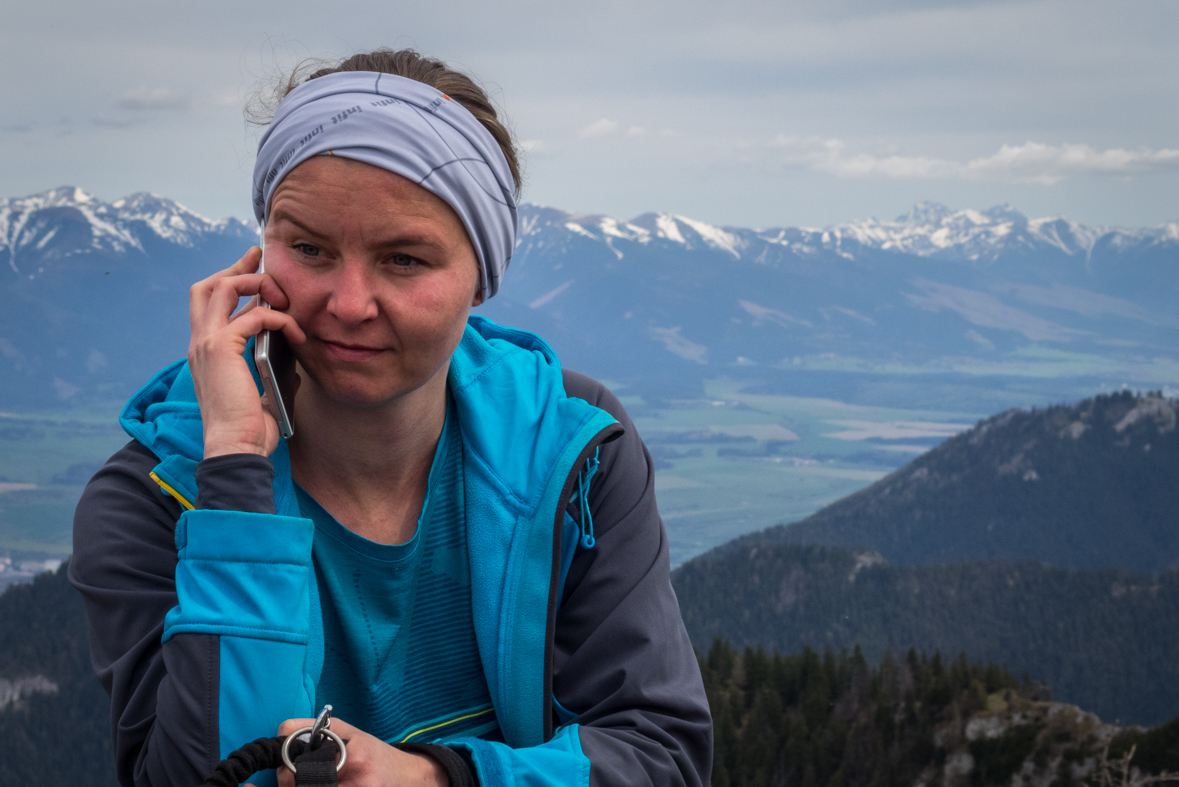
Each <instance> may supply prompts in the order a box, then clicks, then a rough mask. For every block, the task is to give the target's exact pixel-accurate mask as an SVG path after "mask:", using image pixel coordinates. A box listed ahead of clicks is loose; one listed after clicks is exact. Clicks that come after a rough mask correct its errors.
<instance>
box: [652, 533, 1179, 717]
mask: <svg viewBox="0 0 1179 787" xmlns="http://www.w3.org/2000/svg"><path fill="white" fill-rule="evenodd" d="M672 582H673V584H674V586H675V592H676V596H677V597H678V598H679V602H680V610H681V612H682V613H683V616H684V622H685V624H686V625H687V627H688V634H689V635H690V636H691V638H692V642H693V643H694V644H695V645H696V647H697V648H698V649H701V650H703V649H706V648H708V647H709V646H710V643H712V642H713V640H714V639H715V638H717V637H720V638H722V639H725V640H728V641H730V642H732V643H733V644H734V645H738V646H744V645H753V646H764V647H765V648H767V649H773V650H778V651H780V652H783V653H796V652H798V651H799V650H801V649H802V648H803V647H804V646H810V647H812V648H816V649H823V648H828V647H831V648H836V649H839V648H847V649H848V650H851V649H852V648H853V647H855V646H856V645H857V644H858V645H860V646H861V647H862V648H863V652H864V654H865V656H866V657H867V658H868V659H869V660H870V661H878V660H879V659H880V658H881V657H883V656H884V654H885V653H886V652H892V653H894V654H901V653H904V652H906V651H907V650H908V649H909V648H910V647H916V648H917V649H919V650H924V651H926V652H930V653H932V652H933V651H934V650H940V651H941V652H942V653H946V654H957V653H963V652H964V653H965V654H966V655H967V657H969V658H970V659H971V660H978V661H985V662H992V663H996V664H1006V665H1007V666H1009V667H1010V668H1011V669H1012V670H1014V671H1016V672H1017V673H1022V672H1023V671H1024V670H1026V671H1027V672H1028V673H1029V674H1030V675H1031V676H1032V678H1033V679H1035V680H1040V681H1044V682H1046V683H1047V684H1048V685H1049V686H1051V688H1052V694H1053V696H1054V697H1055V698H1056V699H1060V700H1063V701H1064V702H1068V703H1073V704H1076V705H1079V706H1080V707H1082V708H1085V709H1086V710H1089V711H1093V712H1095V713H1097V714H1098V715H1099V716H1100V717H1101V718H1102V719H1104V720H1106V721H1117V720H1120V722H1121V723H1123V724H1124V723H1133V724H1157V723H1161V722H1163V721H1165V720H1167V719H1170V718H1172V717H1174V716H1175V715H1176V713H1179V659H1176V658H1175V654H1176V653H1179V571H1168V572H1164V573H1162V574H1160V575H1158V576H1154V577H1152V576H1148V575H1141V574H1132V573H1129V572H1124V571H1115V570H1106V569H1091V570H1086V571H1077V570H1069V569H1061V568H1054V567H1051V566H1046V565H1043V564H1040V563H1033V562H1030V561H1023V562H1000V561H980V562H974V563H959V564H948V565H939V566H892V565H888V564H886V563H885V562H884V561H883V559H882V558H881V557H880V555H879V554H878V553H872V552H867V553H865V552H859V553H857V552H853V551H851V550H847V549H843V548H839V547H821V546H799V545H792V544H762V545H760V546H754V547H750V548H747V549H742V550H739V551H738V550H731V551H729V552H728V554H725V555H715V554H713V555H711V556H702V557H699V558H696V559H695V560H692V561H689V562H688V563H685V564H684V565H683V566H681V567H680V568H678V569H677V570H676V571H675V573H674V574H673V575H672Z"/></svg>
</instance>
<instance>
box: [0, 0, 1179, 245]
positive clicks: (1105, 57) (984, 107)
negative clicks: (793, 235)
mask: <svg viewBox="0 0 1179 787" xmlns="http://www.w3.org/2000/svg"><path fill="white" fill-rule="evenodd" d="M1177 34H1179V3H1176V2H1173V0H1154V1H1140V0H1122V2H1118V3H1110V2H1108V1H1107V0H1102V1H1100V2H1094V1H1092V0H1066V1H1058V0H1029V1H1028V2H1019V1H1015V2H986V1H985V0H980V1H979V2H969V1H968V0H967V1H961V2H938V1H937V0H900V1H899V2H881V1H880V0H875V1H872V0H813V1H812V0H801V1H800V2H790V1H788V0H787V1H783V0H778V2H741V1H740V0H734V2H729V3H725V4H721V3H717V2H715V1H714V0H708V1H705V0H684V1H683V2H678V3H674V4H672V3H657V2H650V1H649V0H626V1H625V2H621V1H620V2H592V1H588V0H587V1H586V2H579V3H535V2H523V1H522V0H505V2H500V3H495V4H491V3H486V2H471V1H470V0H456V1H455V2H445V3H443V2H437V3H421V2H414V3H407V2H399V1H398V0H380V1H379V2H378V1H377V0H337V1H336V2H333V3H330V4H327V3H323V2H316V3H312V2H307V0H285V1H284V2H282V3H276V2H270V1H269V0H261V1H260V2H252V3H239V2H228V0H206V1H205V2H201V3H184V4H181V3H161V2H158V0H155V1H154V2H147V0H107V1H106V2H103V3H93V2H79V1H78V0H5V3H4V7H3V10H2V11H0V65H2V66H3V73H4V75H5V77H4V79H3V80H2V81H0V197H20V196H25V195H28V194H33V193H36V192H39V191H44V190H46V189H49V188H53V187H57V186H62V185H67V184H68V185H73V186H79V187H81V188H83V189H84V190H86V191H88V192H90V193H92V194H94V195H96V196H98V197H100V198H102V199H104V200H107V201H113V200H115V199H117V198H119V197H122V196H125V195H127V194H130V193H134V192H139V191H150V192H155V193H158V194H161V195H164V196H166V197H170V198H172V199H175V200H177V201H178V202H180V203H182V204H184V205H186V206H187V207H189V208H191V209H193V210H196V211H197V212H199V213H201V214H203V215H206V216H208V217H210V218H214V219H217V218H224V217H228V216H237V217H239V218H242V219H246V218H248V217H249V216H250V215H251V212H250V208H249V183H250V174H251V170H252V166H253V151H254V149H255V147H256V144H257V139H258V136H259V133H260V132H259V131H258V129H257V128H255V127H251V126H249V125H248V124H247V123H246V122H245V121H244V119H243V113H242V109H243V105H244V103H245V102H246V101H247V100H248V98H249V97H250V96H251V95H252V94H255V93H257V92H258V91H259V90H264V89H265V86H266V85H267V84H269V83H271V82H273V80H274V78H275V76H276V75H281V74H283V73H284V72H286V71H288V70H289V69H290V68H292V67H293V66H294V65H295V64H296V63H297V62H299V61H300V60H302V59H304V58H309V57H315V58H325V59H329V60H331V59H340V58H343V57H346V56H348V55H350V54H353V53H355V52H360V51H366V50H369V49H373V48H376V47H380V46H391V47H395V48H401V47H413V48H416V49H418V50H419V51H421V52H423V53H424V54H428V55H430V56H433V57H438V58H440V59H442V60H444V61H446V62H447V63H448V64H450V65H451V66H452V67H457V68H460V69H462V70H464V71H467V72H468V73H471V74H473V75H475V76H476V77H477V78H478V79H479V81H480V82H481V83H482V84H483V85H484V86H485V87H486V88H487V89H488V90H489V92H490V93H491V95H492V97H493V99H494V100H495V102H496V103H497V105H498V106H499V107H500V109H501V110H502V111H503V112H504V113H505V114H506V116H507V117H508V119H509V120H510V122H511V125H512V127H513V129H514V131H515V133H516V135H517V137H518V139H519V140H520V144H521V147H522V149H523V150H524V162H525V173H526V178H527V180H526V185H525V191H524V194H523V199H524V200H525V201H528V202H532V203H537V204H542V205H550V206H553V207H557V208H561V209H564V210H568V211H573V212H584V213H603V214H608V215H612V216H615V217H617V218H620V219H628V218H632V217H634V216H637V215H639V214H642V213H645V212H647V211H663V212H669V213H677V214H681V215H685V216H689V217H691V218H694V219H697V220H702V221H707V222H710V223H713V224H718V225H730V226H740V227H757V228H768V227H774V226H809V227H822V226H828V225H831V224H836V223H840V222H844V221H851V220H855V219H862V218H868V217H877V218H881V219H891V218H894V217H896V216H897V215H899V214H902V213H904V212H906V211H907V210H908V209H909V208H910V206H912V205H913V204H914V203H916V202H918V201H923V200H932V201H937V202H941V203H944V204H946V205H948V206H950V207H952V208H980V209H982V208H987V207H990V206H993V205H997V204H1002V203H1009V204H1011V205H1012V206H1013V207H1015V208H1016V209H1018V210H1020V211H1022V212H1024V213H1026V214H1028V215H1029V216H1032V217H1040V216H1058V215H1063V216H1066V217H1068V218H1071V219H1074V220H1076V221H1080V222H1082V223H1086V224H1093V225H1105V226H1153V225H1157V224H1161V223H1163V222H1167V221H1174V220H1176V219H1179V79H1177V78H1176V75H1177V74H1179V47H1177V46H1175V44H1174V42H1175V40H1176V35H1177Z"/></svg>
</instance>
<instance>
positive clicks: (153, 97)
mask: <svg viewBox="0 0 1179 787" xmlns="http://www.w3.org/2000/svg"><path fill="white" fill-rule="evenodd" d="M119 106H120V107H121V108H122V109H131V110H137V111H138V110H149V111H150V110H158V109H186V108H187V107H188V98H186V97H185V96H180V95H177V94H176V93H173V92H172V91H171V90H169V89H168V88H166V87H157V88H146V87H144V88H140V89H139V90H132V91H131V92H129V93H126V94H124V96H123V97H122V98H121V99H119Z"/></svg>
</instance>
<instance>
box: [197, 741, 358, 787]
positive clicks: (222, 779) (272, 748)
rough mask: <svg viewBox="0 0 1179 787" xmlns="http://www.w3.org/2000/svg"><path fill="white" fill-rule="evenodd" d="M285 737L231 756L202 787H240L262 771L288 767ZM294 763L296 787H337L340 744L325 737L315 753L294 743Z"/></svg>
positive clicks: (254, 744) (249, 745)
mask: <svg viewBox="0 0 1179 787" xmlns="http://www.w3.org/2000/svg"><path fill="white" fill-rule="evenodd" d="M285 740H286V738H285V737H279V738H259V739H258V740H256V741H251V742H250V743H247V744H246V745H245V746H242V747H241V748H240V749H238V750H237V751H235V752H233V753H232V754H230V755H229V756H228V757H226V758H225V759H224V760H222V761H221V762H219V763H217V767H216V768H214V769H213V772H212V773H211V774H209V777H208V778H207V779H205V780H204V781H203V782H201V785H200V787H238V785H240V784H242V783H243V782H245V781H246V780H248V779H249V778H250V777H251V776H253V775H254V774H255V773H257V772H258V771H265V770H268V769H270V768H282V767H285V766H284V765H283V763H282V744H283V741H285ZM290 754H291V759H292V760H293V761H294V763H295V769H296V770H295V785H296V787H320V786H321V785H330V787H335V785H336V784H338V782H337V780H336V756H337V755H338V754H339V750H338V749H337V748H336V742H335V741H333V740H332V739H331V738H329V737H327V736H326V735H325V736H322V738H321V739H320V743H319V745H318V746H316V747H315V748H313V749H308V748H307V744H305V743H303V741H301V740H298V739H295V740H293V741H291V750H290Z"/></svg>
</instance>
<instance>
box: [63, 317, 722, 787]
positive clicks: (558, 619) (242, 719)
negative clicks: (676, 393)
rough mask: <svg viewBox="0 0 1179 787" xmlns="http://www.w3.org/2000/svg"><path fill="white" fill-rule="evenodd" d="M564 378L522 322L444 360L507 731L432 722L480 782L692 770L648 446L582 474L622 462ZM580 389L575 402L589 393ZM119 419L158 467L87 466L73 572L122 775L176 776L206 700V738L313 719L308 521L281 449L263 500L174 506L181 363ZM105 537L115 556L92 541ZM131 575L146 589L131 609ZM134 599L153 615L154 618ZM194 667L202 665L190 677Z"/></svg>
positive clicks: (695, 698)
mask: <svg viewBox="0 0 1179 787" xmlns="http://www.w3.org/2000/svg"><path fill="white" fill-rule="evenodd" d="M570 374H571V373H568V372H566V373H564V374H563V373H562V370H561V368H560V366H559V364H558V362H557V360H556V357H555V355H554V354H553V352H552V351H551V350H550V349H549V348H548V346H547V345H546V344H545V343H544V342H543V341H541V340H540V339H539V338H537V337H535V336H534V335H532V334H528V333H525V332H522V331H516V330H512V329H508V328H503V327H500V326H497V325H495V324H493V323H491V322H490V321H487V320H484V319H482V318H479V317H472V318H471V322H470V325H469V326H468V328H467V331H466V333H465V335H464V337H463V340H462V342H461V344H460V346H459V348H458V350H457V351H456V353H455V355H454V357H453V359H452V363H451V368H450V374H449V385H450V391H451V393H452V396H453V398H454V402H455V405H456V410H457V413H458V423H459V425H460V429H461V433H462V448H463V460H464V472H465V475H464V479H463V485H464V498H465V506H466V523H467V538H468V545H469V554H470V564H471V585H472V597H473V599H474V604H473V610H474V624H475V631H476V637H477V642H478V648H479V653H480V657H481V660H482V663H483V668H484V673H485V677H486V680H487V684H488V688H489V689H490V692H491V697H492V701H493V703H494V706H495V711H496V715H497V717H498V719H499V723H500V729H501V732H502V735H503V738H504V742H502V743H500V742H489V741H483V740H478V739H457V740H448V736H447V730H446V727H447V726H448V725H447V724H446V723H445V721H444V723H442V724H440V725H439V727H438V729H437V730H436V736H437V739H439V740H444V741H446V742H447V743H449V744H450V745H452V746H454V747H456V748H459V749H462V750H464V751H465V752H466V753H467V754H468V755H469V756H470V759H471V760H472V761H473V763H474V766H475V770H476V771H477V775H478V778H479V780H480V782H481V783H484V784H487V785H498V784H521V785H555V784H590V783H593V784H595V785H605V784H624V783H628V784H629V783H643V782H646V783H667V784H702V783H705V782H706V780H707V777H708V771H709V769H710V768H709V765H710V748H711V747H710V743H711V741H710V738H711V735H710V731H711V730H710V723H709V719H708V712H707V704H706V701H705V699H704V696H703V687H702V685H700V679H699V672H698V669H697V668H696V665H695V659H694V657H693V656H692V652H691V646H690V644H689V643H688V641H687V637H686V635H685V634H684V632H683V624H682V621H680V620H679V615H678V609H676V606H675V599H674V594H673V593H672V592H671V589H670V583H669V581H668V576H667V570H668V566H667V551H666V539H665V536H664V535H663V530H662V526H661V525H660V524H659V522H658V516H657V512H656V511H655V508H654V497H653V486H652V483H651V475H650V461H649V456H648V455H647V454H646V452H645V449H643V448H642V445H641V442H639V441H638V440H637V436H632V437H631V438H630V440H631V442H629V443H626V442H624V441H623V440H619V441H618V443H619V444H622V450H623V451H625V452H626V456H627V457H628V458H627V459H626V460H625V462H626V464H628V465H629V466H630V467H631V468H632V470H631V471H628V472H626V473H623V474H620V472H621V471H615V472H612V473H611V472H608V473H606V475H607V476H610V477H606V478H603V477H602V476H601V475H599V477H598V479H597V480H596V482H595V483H594V485H593V487H592V491H591V487H590V485H589V483H588V482H589V481H590V479H589V478H588V476H589V474H590V469H591V468H593V467H596V465H597V458H598V454H599V451H600V450H602V451H603V465H604V467H606V468H607V469H608V468H611V467H621V465H620V464H619V462H620V461H621V460H620V459H619V458H618V457H619V456H621V455H620V454H617V453H616V451H615V450H614V449H613V446H605V445H604V443H606V442H607V441H609V440H611V439H612V438H615V437H618V436H620V435H621V434H622V433H623V428H622V426H621V425H620V424H619V423H618V421H617V420H616V418H615V417H614V416H613V415H611V414H610V413H608V412H606V411H605V410H603V409H600V408H598V407H595V406H593V405H591V404H589V403H588V402H587V401H585V400H584V399H581V398H575V397H571V396H569V395H567V392H566V382H567V381H569V380H572V379H574V378H571V377H570ZM575 377H576V376H575ZM580 379H581V380H585V379H586V378H580ZM589 382H591V384H592V381H589ZM593 385H594V386H595V387H594V388H592V389H589V390H592V391H593V393H592V396H595V397H601V396H608V392H607V393H601V391H602V389H601V388H600V386H596V384H593ZM587 395H590V394H587ZM609 399H610V401H611V402H612V405H611V407H612V408H613V409H614V410H615V411H616V413H617V414H619V415H620V416H621V418H622V419H623V420H625V413H624V412H623V411H622V410H621V407H620V406H618V405H617V400H615V399H613V397H609ZM122 422H123V425H124V427H125V428H126V429H127V431H128V432H129V433H130V434H131V435H132V436H133V437H134V438H135V440H136V441H137V443H138V444H140V445H141V446H143V447H145V448H146V449H148V450H150V452H151V454H150V456H152V458H153V459H156V460H158V461H156V462H155V464H154V466H152V465H150V464H146V465H145V463H144V457H145V456H149V455H146V454H145V453H144V452H143V449H140V448H136V447H135V446H129V447H128V448H127V449H124V451H123V452H120V454H117V455H116V457H114V458H112V461H111V462H110V463H108V467H107V468H104V471H103V472H100V473H99V474H98V475H97V476H96V477H95V481H93V482H92V484H91V487H89V488H88V489H87V492H86V494H84V495H83V500H82V502H81V503H80V504H79V509H78V514H77V516H76V519H75V559H74V561H73V563H72V564H71V580H72V581H73V582H74V584H75V585H76V586H77V587H78V588H79V589H80V590H81V591H82V593H83V595H84V597H85V598H86V600H87V605H88V612H89V614H90V620H91V634H92V653H93V658H94V662H95V668H96V671H97V672H98V674H99V677H100V679H101V680H102V681H103V683H104V685H105V686H107V688H108V691H110V692H111V694H112V713H113V714H114V717H115V718H114V722H115V738H116V749H117V751H118V753H119V757H120V778H121V779H122V780H123V781H124V782H125V783H137V784H147V783H154V784H163V783H173V780H174V778H175V777H174V776H172V775H170V774H173V773H181V772H187V770H186V769H189V768H194V767H195V768H196V769H198V772H199V769H200V768H202V767H208V765H207V764H206V765H204V766H202V765H201V761H202V759H203V760H204V761H205V762H206V763H207V758H208V757H209V756H210V755H208V754H202V753H201V752H202V750H203V749H202V747H203V746H204V744H202V743H201V741H200V740H199V735H198V734H197V732H195V731H194V732H193V733H192V734H189V733H188V732H187V729H188V728H196V727H202V726H207V722H206V720H207V719H208V718H212V719H214V720H215V723H214V725H213V727H212V729H215V731H216V737H217V743H216V746H215V750H216V752H217V755H218V756H224V755H225V754H227V753H228V752H229V751H231V750H233V749H235V748H237V747H238V746H240V745H242V744H243V743H245V742H247V741H250V740H252V739H254V738H257V737H261V736H266V735H272V734H274V730H275V729H276V727H277V725H278V724H279V723H280V722H281V721H283V720H285V719H287V718H293V717H306V716H310V715H312V713H313V710H314V708H313V702H314V697H315V686H316V681H317V679H318V677H319V673H320V670H321V667H322V663H323V648H324V643H323V638H322V626H321V625H320V620H319V605H318V599H317V597H316V582H315V581H314V577H313V576H312V572H313V570H314V569H313V566H312V561H311V542H312V531H313V526H312V524H311V522H310V521H309V520H307V519H305V518H303V517H302V516H301V515H300V512H299V509H298V504H297V499H296V497H295V492H294V487H293V482H292V481H291V477H290V466H289V459H288V456H287V453H286V450H285V445H284V444H280V445H279V448H278V449H277V450H276V451H275V453H274V455H273V456H272V457H271V460H272V462H273V481H272V492H273V500H274V508H273V509H272V510H266V511H263V512H261V513H259V512H256V511H242V510H224V509H218V508H215V507H213V506H209V507H199V506H198V507H195V508H194V507H193V506H194V503H195V501H196V499H197V494H198V483H197V480H196V479H197V477H198V475H199V472H198V470H199V467H198V466H200V467H204V466H205V465H208V464H210V463H212V462H213V461H214V460H209V461H208V462H205V463H201V462H200V459H201V457H202V455H203V446H202V437H201V435H202V432H201V423H200V414H199V408H198V407H197V404H196V400H195V395H194V391H193V385H192V378H191V375H190V374H189V373H188V369H187V366H186V365H185V364H184V363H177V364H175V365H173V366H171V367H169V368H167V369H165V370H164V371H162V372H161V373H160V374H159V375H157V376H156V377H155V378H154V379H153V380H152V381H151V382H149V383H148V385H147V386H145V387H144V389H142V390H141V391H140V393H139V394H138V395H137V396H136V397H135V398H134V399H133V400H132V402H131V403H130V404H129V405H128V406H127V408H126V410H125V411H124V413H123V417H122ZM636 451H637V453H636ZM261 461H265V460H261ZM149 468H150V469H149ZM145 470H148V471H149V473H150V478H151V480H150V481H146V480H145V479H143V478H142V474H144V471H145ZM636 471H637V474H636ZM222 472H224V471H223V470H222ZM254 478H255V479H256V476H254ZM255 482H256V480H255V481H248V480H246V479H245V475H244V474H243V481H242V483H243V484H244V483H255ZM153 488H154V491H151V490H152V489H153ZM144 490H146V491H144ZM199 491H200V492H201V494H203V495H206V496H209V495H210V494H211V493H210V492H209V491H208V490H207V489H205V488H204V487H202V488H201V489H200V490H199ZM575 491H577V492H578V506H580V511H581V512H582V513H583V514H590V513H593V514H594V515H595V517H597V515H598V514H599V513H601V512H603V511H609V509H610V507H611V506H610V502H609V501H610V500H612V499H614V500H616V502H617V510H616V511H614V512H610V513H609V514H608V515H607V516H606V517H605V519H606V523H605V527H599V528H598V529H599V533H598V541H599V543H600V544H601V546H600V547H599V548H595V549H589V548H587V546H589V545H592V544H593V541H594V539H593V537H592V536H591V534H590V533H588V532H583V531H584V530H585V529H586V527H583V526H588V522H587V521H585V520H584V519H583V520H582V522H581V523H580V524H579V523H578V522H577V521H575V520H574V518H573V517H572V516H570V514H569V501H570V499H571V497H573V496H574V492H575ZM587 500H588V502H587ZM578 506H574V507H573V510H575V511H576V510H578ZM168 511H177V512H181V511H182V513H179V517H178V521H175V520H174V521H175V530H174V547H173V549H174V552H173V555H174V561H175V562H174V563H172V566H171V567H169V566H168V565H167V563H168V559H167V553H166V549H165V548H164V545H163V544H161V543H160V542H159V538H160V534H161V533H160V528H161V527H162V526H163V524H164V522H166V520H167V517H168V513H167V512H168ZM598 518H599V520H600V519H601V517H598ZM607 531H608V532H607ZM603 534H604V535H603ZM127 545H130V546H129V548H128V547H127ZM120 548H128V553H127V554H126V555H114V554H112V553H113V552H116V551H118V549H120ZM137 552H138V553H140V554H136V553H137ZM607 558H608V559H607ZM128 563H130V564H131V565H128ZM169 574H170V576H169ZM169 579H171V580H172V581H173V582H174V590H172V591H171V592H169V588H168V587H167V583H168V581H169ZM129 591H131V592H132V593H135V594H138V595H139V596H140V598H141V600H142V605H141V607H142V609H140V608H139V607H137V608H136V609H135V611H134V613H133V614H131V615H129V614H128V608H127V606H126V605H127V603H128V598H129ZM170 598H171V599H174V600H173V602H172V603H171V604H170V608H169V607H165V606H163V605H164V604H165V603H166V602H167V600H168V599H170ZM151 609H167V612H166V614H161V617H162V618H163V620H162V625H161V626H159V628H155V627H156V626H157V625H159V624H156V623H153V622H152V621H153V620H155V618H153V617H152V615H153V613H152V612H151V611H150V610H151ZM154 614H160V613H154ZM116 620H120V621H123V622H124V625H123V626H122V630H120V631H115V630H113V627H112V626H111V624H112V622H114V621H116ZM128 622H130V623H131V624H133V625H127V623H128ZM153 629H155V630H156V631H158V632H159V633H158V634H157V635H156V639H155V640H154V642H153V640H152V639H151V634H150V632H151V630H153ZM169 654H171V656H169ZM144 664H147V665H148V667H147V668H144V667H143V666H142V665H144ZM156 665H158V666H156ZM200 665H206V669H210V668H211V667H209V666H208V665H215V666H216V674H215V675H214V676H212V677H210V678H208V679H205V678H203V676H201V675H200V674H199V673H198V669H199V668H200ZM195 684H200V686H203V687H205V690H206V691H208V690H210V688H215V698H210V699H208V700H205V699H203V698H202V697H201V696H200V686H197V685H195ZM555 695H556V696H555ZM557 696H560V697H561V698H562V700H563V701H562V702H558V701H557V698H556V697H557ZM186 719H187V721H185V720H186ZM555 722H560V726H557V728H556V729H555V730H554V723H555ZM178 760H185V761H187V762H188V763H189V764H187V765H184V764H183V763H181V764H180V765H177V764H176V762H177V761H178ZM591 763H592V767H591ZM182 766H183V767H182Z"/></svg>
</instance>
